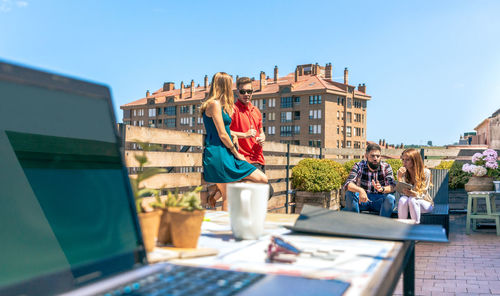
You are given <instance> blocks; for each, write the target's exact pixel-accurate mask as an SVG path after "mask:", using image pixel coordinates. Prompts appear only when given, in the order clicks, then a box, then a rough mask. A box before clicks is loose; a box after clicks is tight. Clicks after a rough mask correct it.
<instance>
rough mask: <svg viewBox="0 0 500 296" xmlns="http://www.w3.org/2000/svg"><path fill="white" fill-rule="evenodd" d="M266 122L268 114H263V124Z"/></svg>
mask: <svg viewBox="0 0 500 296" xmlns="http://www.w3.org/2000/svg"><path fill="white" fill-rule="evenodd" d="M264 122H266V113H262V123H264Z"/></svg>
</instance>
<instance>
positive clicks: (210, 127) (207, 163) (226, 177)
mask: <svg viewBox="0 0 500 296" xmlns="http://www.w3.org/2000/svg"><path fill="white" fill-rule="evenodd" d="M222 119H223V121H224V127H225V128H226V132H227V134H228V135H229V137H230V138H231V131H230V130H229V125H230V124H231V117H229V114H227V113H226V112H225V111H224V109H222ZM203 123H204V124H205V130H206V131H207V136H206V137H205V149H204V150H203V178H205V181H206V182H210V183H230V182H235V181H239V180H241V179H243V178H245V177H247V176H248V175H250V174H251V173H252V172H253V171H255V170H256V168H255V167H254V166H253V165H251V164H250V163H248V162H246V161H244V160H239V159H236V158H235V157H234V155H233V154H232V153H231V151H230V150H229V149H228V148H227V147H226V146H225V145H224V144H223V143H222V141H221V139H220V138H219V134H218V133H217V128H216V127H215V124H214V121H213V119H212V118H211V117H208V116H206V115H205V113H203Z"/></svg>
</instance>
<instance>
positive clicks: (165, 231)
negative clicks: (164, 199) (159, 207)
mask: <svg viewBox="0 0 500 296" xmlns="http://www.w3.org/2000/svg"><path fill="white" fill-rule="evenodd" d="M181 210H182V209H181V208H179V207H169V208H166V209H165V210H163V215H161V220H160V228H159V230H158V243H159V244H163V245H167V244H171V243H172V235H171V230H170V217H171V214H172V212H180V211H181Z"/></svg>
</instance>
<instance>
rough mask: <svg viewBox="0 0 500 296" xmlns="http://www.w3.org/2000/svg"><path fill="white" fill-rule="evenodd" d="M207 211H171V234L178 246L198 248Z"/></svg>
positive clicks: (175, 244) (173, 241)
mask: <svg viewBox="0 0 500 296" xmlns="http://www.w3.org/2000/svg"><path fill="white" fill-rule="evenodd" d="M203 217H205V211H192V212H188V211H178V212H171V213H170V234H171V235H172V243H173V244H174V246H175V247H177V248H196V246H197V245H198V238H199V237H200V234H201V224H202V223H203Z"/></svg>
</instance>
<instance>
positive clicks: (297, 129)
mask: <svg viewBox="0 0 500 296" xmlns="http://www.w3.org/2000/svg"><path fill="white" fill-rule="evenodd" d="M293 134H294V135H300V126H299V125H295V126H294V127H293Z"/></svg>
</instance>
